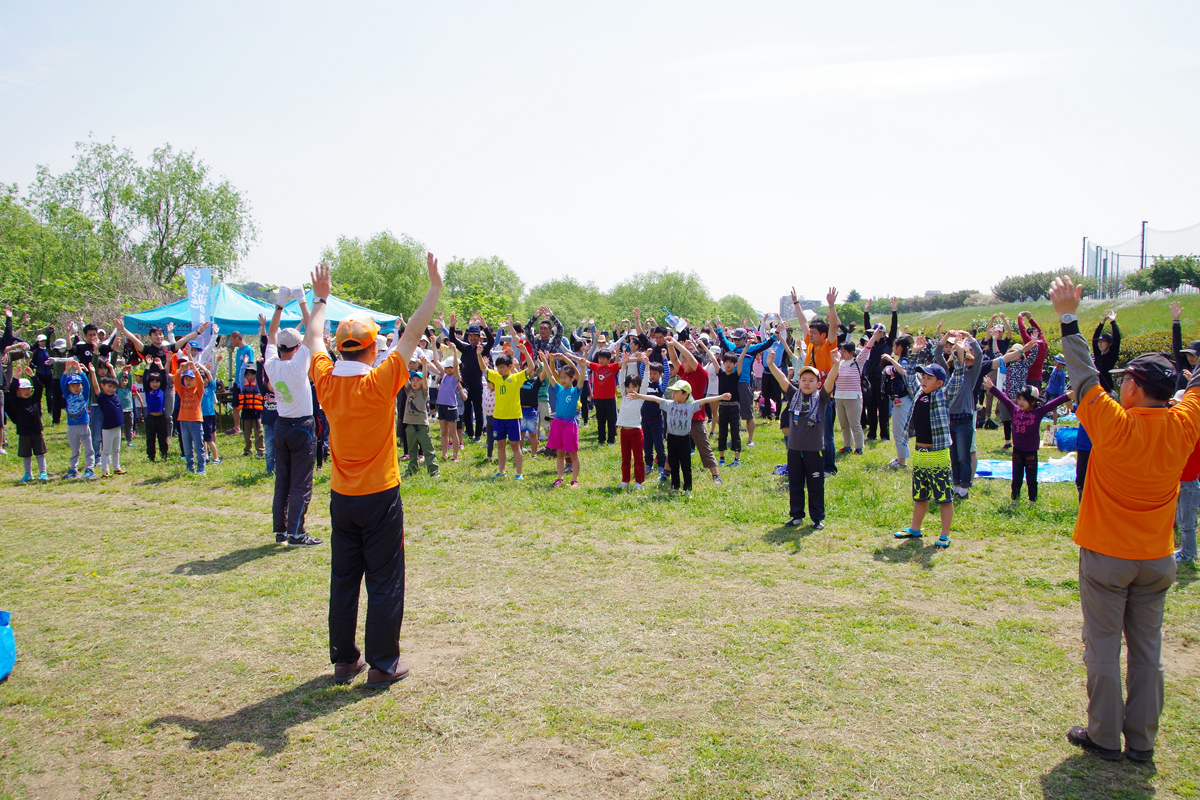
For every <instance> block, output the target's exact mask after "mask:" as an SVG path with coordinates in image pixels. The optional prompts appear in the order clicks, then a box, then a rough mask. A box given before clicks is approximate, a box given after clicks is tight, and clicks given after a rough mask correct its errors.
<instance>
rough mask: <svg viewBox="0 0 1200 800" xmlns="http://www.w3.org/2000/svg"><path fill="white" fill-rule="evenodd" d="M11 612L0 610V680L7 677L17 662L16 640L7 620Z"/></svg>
mask: <svg viewBox="0 0 1200 800" xmlns="http://www.w3.org/2000/svg"><path fill="white" fill-rule="evenodd" d="M10 619H12V614H9V613H8V612H7V611H0V681H3V680H5V679H6V678H8V676H9V674H10V673H11V672H12V671H13V667H14V666H16V663H17V640H16V639H14V638H13V629H12V626H11V625H9V624H8V621H9V620H10Z"/></svg>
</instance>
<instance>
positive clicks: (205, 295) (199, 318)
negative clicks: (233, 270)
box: [183, 267, 212, 347]
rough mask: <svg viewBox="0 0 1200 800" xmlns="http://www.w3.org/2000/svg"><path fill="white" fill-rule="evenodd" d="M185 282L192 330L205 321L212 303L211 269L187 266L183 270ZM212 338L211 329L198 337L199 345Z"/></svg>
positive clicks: (204, 344) (205, 345) (205, 343)
mask: <svg viewBox="0 0 1200 800" xmlns="http://www.w3.org/2000/svg"><path fill="white" fill-rule="evenodd" d="M183 276H184V281H186V283H187V293H188V314H189V315H190V317H191V322H192V330H196V329H197V328H199V327H200V323H202V322H207V321H208V317H209V314H210V313H211V311H212V309H211V305H212V270H211V269H209V268H207V267H196V268H188V269H185V270H184V271H183ZM211 338H212V329H211V328H210V329H209V330H208V331H206V332H205V333H204V335H203V336H201V337H200V345H201V346H202V347H207V346H208V342H209V339H211Z"/></svg>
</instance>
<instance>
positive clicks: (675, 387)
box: [668, 379, 692, 394]
mask: <svg viewBox="0 0 1200 800" xmlns="http://www.w3.org/2000/svg"><path fill="white" fill-rule="evenodd" d="M668 388H669V389H670V390H671V391H672V392H687V393H688V394H691V393H692V385H691V384H690V383H688V382H687V381H685V380H682V379H681V380H677V381H675V382H674V383H672V384H671V385H670V387H668Z"/></svg>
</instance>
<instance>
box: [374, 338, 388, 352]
mask: <svg viewBox="0 0 1200 800" xmlns="http://www.w3.org/2000/svg"><path fill="white" fill-rule="evenodd" d="M375 349H376V350H385V349H387V339H385V338H384V337H383V336H382V335H376V336H375Z"/></svg>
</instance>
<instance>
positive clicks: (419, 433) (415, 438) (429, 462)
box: [404, 423, 438, 478]
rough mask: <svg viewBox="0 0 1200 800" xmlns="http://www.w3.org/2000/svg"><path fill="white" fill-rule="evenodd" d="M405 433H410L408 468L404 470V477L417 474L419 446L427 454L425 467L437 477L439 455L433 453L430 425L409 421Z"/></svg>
mask: <svg viewBox="0 0 1200 800" xmlns="http://www.w3.org/2000/svg"><path fill="white" fill-rule="evenodd" d="M405 427H406V430H405V433H407V434H408V468H407V469H406V470H404V477H406V478H407V477H409V476H411V475H415V474H416V473H417V470H418V469H420V466H419V465H418V464H417V447H418V446H419V447H420V448H421V452H423V453H424V454H425V469H427V470H429V474H430V475H432V476H434V477H436V476H437V474H438V463H437V456H435V455H434V454H433V441H432V440H430V438H429V426H428V425H413V424H412V423H409V424H408V425H407V426H405Z"/></svg>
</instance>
